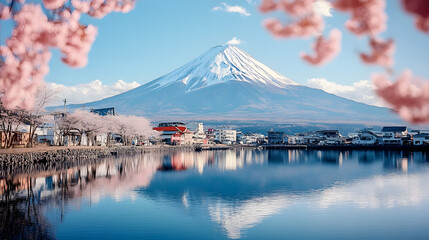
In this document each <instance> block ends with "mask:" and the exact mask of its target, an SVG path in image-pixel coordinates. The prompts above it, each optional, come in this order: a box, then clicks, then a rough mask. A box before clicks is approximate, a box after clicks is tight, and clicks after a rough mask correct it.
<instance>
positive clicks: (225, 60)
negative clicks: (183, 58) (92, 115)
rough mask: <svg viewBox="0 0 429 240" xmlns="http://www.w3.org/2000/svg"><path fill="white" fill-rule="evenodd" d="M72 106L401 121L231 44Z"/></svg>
mask: <svg viewBox="0 0 429 240" xmlns="http://www.w3.org/2000/svg"><path fill="white" fill-rule="evenodd" d="M68 107H69V108H72V109H76V108H81V107H89V108H103V107H115V108H116V110H117V112H118V113H120V114H132V115H140V116H145V117H148V118H149V119H151V120H153V121H170V120H174V121H192V120H206V121H225V120H229V121H233V120H237V121H249V120H251V121H271V122H284V123H287V122H289V123H293V122H295V123H300V122H331V123H367V124H381V123H383V124H385V123H398V122H400V120H399V119H398V118H397V117H396V116H394V114H392V113H391V111H390V110H389V109H387V108H381V107H375V106H370V105H366V104H363V103H359V102H355V101H352V100H349V99H345V98H342V97H338V96H335V95H333V94H329V93H326V92H324V91H322V90H320V89H314V88H310V87H306V86H303V85H301V84H298V83H296V82H294V81H292V80H291V79H289V78H287V77H285V76H283V75H281V74H279V73H277V72H275V71H274V70H271V69H270V68H269V67H267V66H266V65H264V64H262V63H261V62H259V61H257V60H256V59H254V58H253V57H252V56H250V55H249V54H247V53H246V52H244V51H243V50H241V49H239V48H238V47H235V46H229V45H227V46H216V47H213V48H211V49H209V50H208V51H207V52H205V53H204V54H202V55H201V56H199V57H198V58H196V59H194V60H193V61H191V62H189V63H188V64H186V65H184V66H182V67H180V68H178V69H176V70H174V71H172V72H171V73H169V74H167V75H164V76H162V77H160V78H158V79H155V80H153V81H151V82H149V83H147V84H144V85H142V86H140V87H137V88H135V89H132V90H130V91H127V92H124V93H121V94H119V95H116V96H113V97H109V98H105V99H102V100H99V101H95V102H90V103H86V104H76V105H69V106H68Z"/></svg>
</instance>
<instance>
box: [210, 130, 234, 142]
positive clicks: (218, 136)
mask: <svg viewBox="0 0 429 240" xmlns="http://www.w3.org/2000/svg"><path fill="white" fill-rule="evenodd" d="M215 141H218V142H221V143H223V144H232V143H235V142H236V141H237V131H236V130H228V129H217V130H216V131H215Z"/></svg>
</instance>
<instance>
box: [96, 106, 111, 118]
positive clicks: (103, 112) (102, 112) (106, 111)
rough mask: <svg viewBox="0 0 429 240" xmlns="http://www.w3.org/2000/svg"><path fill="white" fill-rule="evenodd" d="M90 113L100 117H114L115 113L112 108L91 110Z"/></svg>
mask: <svg viewBox="0 0 429 240" xmlns="http://www.w3.org/2000/svg"><path fill="white" fill-rule="evenodd" d="M91 112H92V113H94V114H98V115H100V116H107V115H112V116H116V111H115V108H114V107H110V108H99V109H91Z"/></svg>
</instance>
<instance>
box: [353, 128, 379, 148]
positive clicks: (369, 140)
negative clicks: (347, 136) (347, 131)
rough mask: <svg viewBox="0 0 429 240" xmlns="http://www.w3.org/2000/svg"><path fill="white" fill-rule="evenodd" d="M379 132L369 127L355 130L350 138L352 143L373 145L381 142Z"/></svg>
mask: <svg viewBox="0 0 429 240" xmlns="http://www.w3.org/2000/svg"><path fill="white" fill-rule="evenodd" d="M382 139H383V138H382V136H381V134H377V133H376V132H375V131H373V130H370V129H363V130H360V131H358V132H357V136H355V137H354V138H353V140H352V144H363V145H369V144H371V145H374V144H378V143H380V142H382Z"/></svg>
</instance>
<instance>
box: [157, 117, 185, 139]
mask: <svg viewBox="0 0 429 240" xmlns="http://www.w3.org/2000/svg"><path fill="white" fill-rule="evenodd" d="M153 130H155V131H157V132H160V133H161V135H160V137H161V139H162V141H163V142H165V143H167V144H173V142H172V139H175V140H176V141H177V140H178V138H179V135H180V134H177V135H175V136H174V137H173V135H174V134H175V133H177V132H179V133H184V132H187V131H188V128H187V127H186V125H185V124H184V123H182V122H165V123H160V124H158V127H154V128H153ZM180 136H181V135H180Z"/></svg>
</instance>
